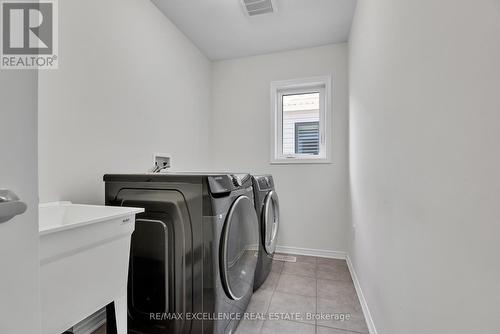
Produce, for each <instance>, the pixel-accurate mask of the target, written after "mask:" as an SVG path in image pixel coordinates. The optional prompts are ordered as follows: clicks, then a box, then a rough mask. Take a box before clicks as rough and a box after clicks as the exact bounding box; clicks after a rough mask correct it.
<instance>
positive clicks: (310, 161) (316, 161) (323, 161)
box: [269, 159, 332, 165]
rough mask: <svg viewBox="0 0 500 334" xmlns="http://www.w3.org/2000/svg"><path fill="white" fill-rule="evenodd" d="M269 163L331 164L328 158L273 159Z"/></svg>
mask: <svg viewBox="0 0 500 334" xmlns="http://www.w3.org/2000/svg"><path fill="white" fill-rule="evenodd" d="M269 163H270V164H271V165H301V164H302V165H311V164H319V165H324V164H331V163H332V161H331V160H330V159H273V160H271V161H270V162H269Z"/></svg>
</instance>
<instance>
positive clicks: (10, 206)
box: [0, 189, 28, 224]
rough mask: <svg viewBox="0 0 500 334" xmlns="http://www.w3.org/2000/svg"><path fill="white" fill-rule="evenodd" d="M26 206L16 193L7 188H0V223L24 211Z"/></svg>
mask: <svg viewBox="0 0 500 334" xmlns="http://www.w3.org/2000/svg"><path fill="white" fill-rule="evenodd" d="M27 208H28V206H27V205H26V203H24V202H22V201H21V200H20V199H19V197H17V195H16V194H15V193H14V192H12V191H10V190H7V189H0V224H1V223H5V222H8V221H9V220H11V219H12V218H14V217H15V216H18V215H22V214H23V213H24V212H26V209H27Z"/></svg>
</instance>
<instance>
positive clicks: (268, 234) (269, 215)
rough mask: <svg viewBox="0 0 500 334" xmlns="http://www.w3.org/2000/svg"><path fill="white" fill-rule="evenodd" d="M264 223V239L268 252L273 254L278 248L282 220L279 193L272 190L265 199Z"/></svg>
mask: <svg viewBox="0 0 500 334" xmlns="http://www.w3.org/2000/svg"><path fill="white" fill-rule="evenodd" d="M262 214H263V217H262V218H263V221H264V224H262V240H263V241H264V249H265V250H266V252H267V254H269V255H273V254H274V251H275V250H276V239H277V236H278V227H279V220H280V206H279V201H278V195H277V194H276V192H275V191H270V192H269V193H268V194H267V196H266V199H265V200H264V210H263V212H262Z"/></svg>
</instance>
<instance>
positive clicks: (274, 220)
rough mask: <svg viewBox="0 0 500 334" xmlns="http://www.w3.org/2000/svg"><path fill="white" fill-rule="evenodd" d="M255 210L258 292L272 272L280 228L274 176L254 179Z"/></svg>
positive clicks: (256, 280) (256, 283)
mask: <svg viewBox="0 0 500 334" xmlns="http://www.w3.org/2000/svg"><path fill="white" fill-rule="evenodd" d="M252 181H253V190H254V199H255V210H256V212H257V216H258V217H259V240H260V242H259V255H258V261H257V269H256V271H255V280H254V290H257V289H258V288H259V287H260V286H261V285H262V284H263V283H264V281H265V280H266V278H267V276H268V275H269V273H270V272H271V268H272V264H273V255H274V252H275V250H276V242H277V237H278V227H279V219H280V213H279V211H280V210H279V200H278V194H277V193H276V190H275V189H274V180H273V177H272V175H254V176H253V177H252Z"/></svg>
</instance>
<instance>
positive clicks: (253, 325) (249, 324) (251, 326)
mask: <svg viewBox="0 0 500 334" xmlns="http://www.w3.org/2000/svg"><path fill="white" fill-rule="evenodd" d="M263 324H264V320H248V319H243V320H241V321H240V323H239V325H238V328H237V329H236V332H235V334H259V333H260V330H261V328H262V325H263Z"/></svg>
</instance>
